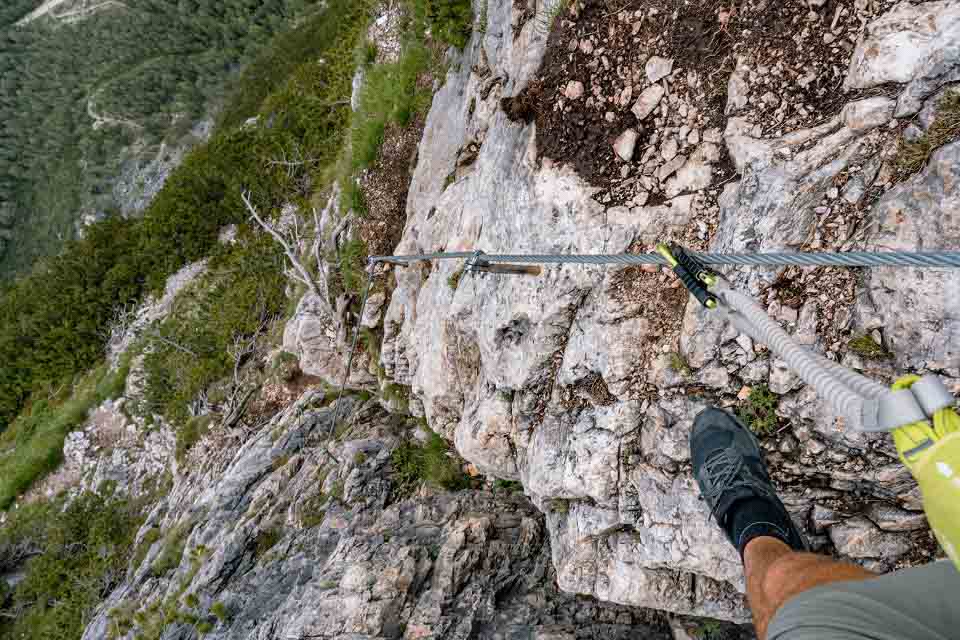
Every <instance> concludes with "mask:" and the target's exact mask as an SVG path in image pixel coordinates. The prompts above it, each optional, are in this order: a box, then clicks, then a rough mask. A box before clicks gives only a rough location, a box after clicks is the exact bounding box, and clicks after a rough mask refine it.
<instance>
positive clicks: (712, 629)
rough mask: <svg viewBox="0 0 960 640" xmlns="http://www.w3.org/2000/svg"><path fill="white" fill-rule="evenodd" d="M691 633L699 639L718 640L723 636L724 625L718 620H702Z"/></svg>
mask: <svg viewBox="0 0 960 640" xmlns="http://www.w3.org/2000/svg"><path fill="white" fill-rule="evenodd" d="M691 633H692V634H693V636H694V637H695V638H697V640H716V639H718V638H721V637H722V636H723V627H721V626H720V623H719V622H717V621H716V620H702V621H701V622H700V624H699V625H697V627H696V628H694V629H692V630H691Z"/></svg>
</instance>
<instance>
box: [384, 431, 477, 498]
mask: <svg viewBox="0 0 960 640" xmlns="http://www.w3.org/2000/svg"><path fill="white" fill-rule="evenodd" d="M391 460H392V463H393V477H394V480H395V481H396V484H397V485H398V487H399V488H400V489H401V490H403V491H413V490H415V489H416V487H418V486H419V485H420V484H423V483H427V484H430V485H433V486H435V487H438V488H441V489H446V490H448V491H459V490H461V489H466V488H468V487H469V486H470V478H469V477H468V476H467V474H465V473H464V472H463V470H462V469H461V460H460V458H459V456H457V455H456V454H455V453H453V452H451V451H450V447H449V445H448V444H447V441H446V440H444V439H443V438H441V437H440V436H439V435H437V434H435V433H431V434H430V437H429V439H428V440H427V442H426V443H425V444H422V445H421V444H417V443H415V442H411V441H406V442H403V443H401V444H400V445H399V446H398V447H397V448H396V449H394V450H393V454H392V455H391Z"/></svg>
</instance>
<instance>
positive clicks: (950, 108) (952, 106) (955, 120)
mask: <svg viewBox="0 0 960 640" xmlns="http://www.w3.org/2000/svg"><path fill="white" fill-rule="evenodd" d="M958 138H960V92H957V91H950V92H947V93H946V94H944V96H943V97H942V98H941V99H940V101H939V102H938V103H937V112H936V118H935V119H934V121H933V123H932V124H931V125H930V128H929V129H927V132H926V133H924V134H923V135H922V136H920V137H919V138H918V139H916V140H914V141H912V142H908V141H906V140H902V141H901V142H900V147H899V149H898V150H897V158H896V163H897V168H899V169H900V171H901V173H903V174H908V175H909V174H913V173H916V172H917V171H920V170H921V169H922V168H923V167H924V165H926V164H927V162H928V161H929V160H930V156H931V155H932V154H933V152H934V151H936V150H937V149H939V148H940V147H942V146H943V145H945V144H947V143H950V142H953V141H954V140H957V139H958Z"/></svg>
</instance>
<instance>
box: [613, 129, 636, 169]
mask: <svg viewBox="0 0 960 640" xmlns="http://www.w3.org/2000/svg"><path fill="white" fill-rule="evenodd" d="M637 136H638V134H637V132H636V130H634V129H627V130H626V131H624V132H623V133H621V134H620V137H619V138H617V141H616V142H615V143H614V144H613V150H614V152H615V153H616V154H617V155H618V156H619V157H620V159H621V160H623V161H624V162H630V161H631V160H633V151H634V149H635V148H636V146H637Z"/></svg>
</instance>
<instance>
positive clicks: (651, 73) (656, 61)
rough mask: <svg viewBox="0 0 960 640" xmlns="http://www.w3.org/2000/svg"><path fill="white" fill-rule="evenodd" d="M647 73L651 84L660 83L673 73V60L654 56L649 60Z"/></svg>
mask: <svg viewBox="0 0 960 640" xmlns="http://www.w3.org/2000/svg"><path fill="white" fill-rule="evenodd" d="M646 71H647V79H648V80H649V81H650V82H660V80H662V79H663V78H666V77H667V76H668V75H670V72H671V71H673V59H672V58H661V57H660V56H653V57H651V58H650V59H649V60H647V65H646Z"/></svg>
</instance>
